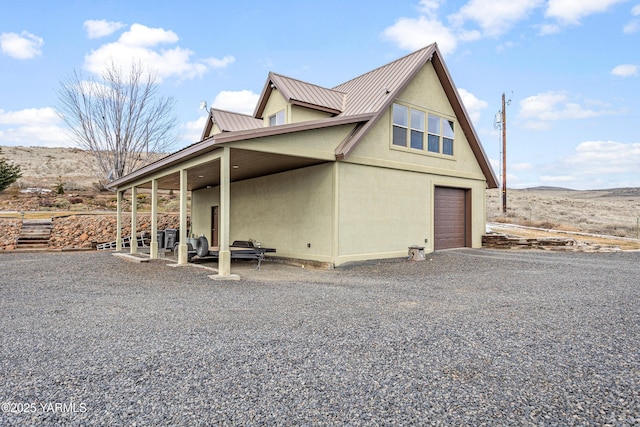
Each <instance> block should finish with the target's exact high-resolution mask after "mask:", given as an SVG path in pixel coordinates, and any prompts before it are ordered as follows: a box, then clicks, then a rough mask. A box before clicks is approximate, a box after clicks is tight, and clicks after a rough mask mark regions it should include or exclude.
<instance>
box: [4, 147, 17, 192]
mask: <svg viewBox="0 0 640 427" xmlns="http://www.w3.org/2000/svg"><path fill="white" fill-rule="evenodd" d="M0 154H2V148H0ZM21 176H22V172H20V166H18V165H14V164H13V163H9V162H7V160H6V159H3V158H2V157H0V191H3V190H4V189H5V188H7V187H8V186H10V185H11V184H13V183H14V182H16V181H17V180H18V178H20V177H21Z"/></svg>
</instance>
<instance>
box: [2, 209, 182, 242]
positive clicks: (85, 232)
mask: <svg viewBox="0 0 640 427" xmlns="http://www.w3.org/2000/svg"><path fill="white" fill-rule="evenodd" d="M21 222H22V221H21V220H19V219H0V251H2V250H12V249H15V243H16V238H17V237H18V236H19V235H20V228H21ZM179 224H180V217H179V215H178V214H158V230H164V229H166V228H178V227H179ZM136 228H137V232H138V233H140V232H141V231H146V232H148V233H151V216H150V215H148V214H143V215H138V218H137V225H136ZM130 234H131V215H130V214H123V215H122V236H123V237H124V236H129V235H130ZM114 240H116V215H115V214H113V215H72V216H68V217H62V218H55V219H54V221H53V229H52V230H51V239H50V240H49V249H90V248H92V247H94V245H95V244H96V243H104V242H112V241H114Z"/></svg>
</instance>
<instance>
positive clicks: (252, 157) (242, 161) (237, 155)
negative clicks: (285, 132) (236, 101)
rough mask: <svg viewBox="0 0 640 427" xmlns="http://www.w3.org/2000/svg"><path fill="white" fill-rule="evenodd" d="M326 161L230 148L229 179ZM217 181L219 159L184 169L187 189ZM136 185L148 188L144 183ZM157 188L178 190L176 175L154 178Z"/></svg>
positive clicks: (218, 181)
mask: <svg viewBox="0 0 640 427" xmlns="http://www.w3.org/2000/svg"><path fill="white" fill-rule="evenodd" d="M325 162H326V160H322V159H313V158H306V157H297V156H290V155H283V154H275V153H263V152H257V151H250V150H242V149H236V148H232V149H231V153H230V162H229V164H230V171H229V175H230V178H231V182H236V181H243V180H246V179H252V178H257V177H261V176H265V175H272V174H274V173H280V172H286V171H289V170H293V169H300V168H304V167H308V166H313V165H317V164H321V163H325ZM219 184H220V160H219V159H216V160H212V161H209V162H206V163H202V164H199V165H197V166H194V167H192V168H189V169H187V189H188V190H190V191H191V190H196V189H198V188H205V187H207V186H212V187H215V186H217V185H219ZM140 188H151V182H147V183H145V184H143V185H141V186H140ZM158 188H160V189H162V190H179V189H180V174H179V173H177V172H176V173H173V174H170V175H165V176H163V177H161V178H158Z"/></svg>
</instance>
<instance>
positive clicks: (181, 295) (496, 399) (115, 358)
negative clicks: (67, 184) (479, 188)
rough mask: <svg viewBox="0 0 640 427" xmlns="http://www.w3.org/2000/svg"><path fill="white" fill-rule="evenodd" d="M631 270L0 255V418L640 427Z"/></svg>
mask: <svg viewBox="0 0 640 427" xmlns="http://www.w3.org/2000/svg"><path fill="white" fill-rule="evenodd" d="M639 261H640V253H614V254H580V253H548V252H498V251H490V250H456V251H444V252H439V253H437V254H435V255H430V256H429V257H428V260H427V261H424V262H418V263H407V262H404V261H387V262H379V263H367V264H361V265H357V266H351V267H345V268H340V269H336V270H331V271H327V270H310V269H301V268H296V267H292V266H284V265H280V264H274V263H269V262H265V263H264V264H263V268H262V271H255V270H253V269H252V267H251V264H248V263H245V264H235V263H234V264H233V265H232V271H234V272H235V273H238V274H240V275H241V277H242V280H240V281H236V282H232V281H229V282H217V281H212V280H210V279H209V278H208V277H207V275H208V274H211V273H210V272H208V271H206V270H203V269H199V268H193V267H181V268H171V267H168V266H167V265H166V263H165V262H163V261H154V262H150V263H145V264H135V263H130V262H127V261H123V260H122V259H119V258H116V257H114V256H112V255H111V254H108V253H95V252H93V253H71V254H70V253H47V254H0V271H1V274H2V276H1V279H0V290H1V295H2V300H1V302H0V326H1V331H2V336H1V338H0V356H1V358H0V361H1V364H0V402H2V411H3V412H2V413H0V425H203V426H205V425H215V424H226V425H258V424H267V425H344V424H349V425H389V424H392V425H393V424H404V425H415V424H421V425H424V424H433V425H481V424H487V425H602V424H612V425H632V424H639V423H640V274H639V272H640V269H639V266H640V264H639Z"/></svg>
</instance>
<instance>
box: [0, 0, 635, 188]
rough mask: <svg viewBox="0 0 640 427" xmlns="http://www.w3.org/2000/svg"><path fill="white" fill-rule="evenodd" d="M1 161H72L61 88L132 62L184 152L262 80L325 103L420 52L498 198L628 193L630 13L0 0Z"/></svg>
mask: <svg viewBox="0 0 640 427" xmlns="http://www.w3.org/2000/svg"><path fill="white" fill-rule="evenodd" d="M0 11H2V12H1V13H0V146H16V145H20V146H49V147H65V146H70V143H69V138H68V137H67V135H66V133H65V132H66V131H65V127H64V123H63V121H62V120H61V119H60V117H59V116H58V114H57V112H56V105H58V104H59V101H58V91H59V89H60V82H61V81H62V80H63V79H65V78H67V77H68V76H69V75H71V74H72V73H73V72H74V71H78V72H81V73H84V75H85V76H93V77H99V75H100V74H101V71H102V69H103V68H104V64H105V62H107V61H110V60H111V59H113V60H114V61H115V62H117V63H121V64H127V63H130V62H131V61H132V59H135V60H136V61H143V62H144V63H145V64H148V65H149V67H151V68H153V69H154V70H156V72H157V78H158V83H159V93H160V94H161V95H162V96H165V97H173V98H174V99H175V101H176V114H177V117H178V120H179V124H178V126H179V129H178V130H179V132H180V135H181V140H180V142H179V143H178V144H176V146H175V147H173V148H174V149H176V150H178V149H180V148H182V147H185V146H187V145H189V144H192V143H194V142H196V141H198V140H199V139H200V136H201V133H202V130H203V128H204V123H205V120H206V117H207V114H206V111H205V110H201V109H200V104H201V102H202V101H206V102H207V104H208V106H209V107H216V108H221V109H225V110H230V111H236V112H241V113H247V114H252V113H253V110H254V108H255V104H256V102H257V99H258V96H259V94H260V92H261V90H262V88H263V86H264V84H265V81H266V78H267V75H268V73H269V71H273V72H276V73H279V74H283V75H286V76H289V77H293V78H296V79H300V80H303V81H306V82H309V83H313V84H317V85H320V86H324V87H329V88H331V87H334V86H337V85H338V84H340V83H342V82H345V81H347V80H350V79H351V78H354V77H356V76H358V75H360V74H363V73H365V72H367V71H369V70H372V69H374V68H377V67H379V66H382V65H384V64H386V63H389V62H391V61H393V60H395V59H398V58H400V57H402V56H404V55H407V54H409V53H411V52H413V51H415V50H418V49H420V48H422V47H424V46H426V45H429V44H431V43H433V42H437V43H438V46H439V48H440V51H441V52H442V54H443V57H444V60H445V63H446V65H447V68H448V70H449V72H450V74H451V76H452V78H453V81H454V83H455V85H456V87H457V88H458V91H459V93H460V96H461V98H462V100H463V102H464V104H465V106H466V108H467V111H468V112H469V115H470V116H471V119H472V122H473V124H474V127H475V129H476V132H477V134H478V135H479V137H480V140H481V142H482V145H483V147H484V150H485V152H486V153H487V156H488V157H489V159H490V161H491V163H492V165H493V167H494V171H495V173H496V176H497V177H499V179H501V178H500V177H501V170H502V168H501V158H502V154H501V150H502V149H501V147H502V140H501V131H500V130H499V129H497V128H496V126H495V122H496V114H497V113H499V112H500V110H501V107H502V106H501V97H502V94H503V93H504V94H505V96H506V99H507V102H508V105H507V107H506V109H505V110H506V111H505V113H506V116H505V117H506V122H507V126H506V129H507V138H506V139H507V150H506V153H507V174H506V175H507V187H508V188H527V187H535V186H556V187H565V188H572V189H577V190H586V189H603V188H615V187H640V131H639V129H638V126H637V123H638V122H640V0H547V1H543V0H469V1H446V0H393V1H391V0H385V1H383V0H349V1H345V0H314V1H306V0H298V1H293V0H290V1H285V0H271V1H269V2H257V1H245V0H234V1H225V2H223V1H219V0H210V1H207V2H203V1H197V0H194V1H188V2H177V1H163V0H154V1H144V0H138V1H131V0H125V1H120V0H111V1H91V0H68V1H57V0H47V1H41V0H30V1H13V0H0Z"/></svg>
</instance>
